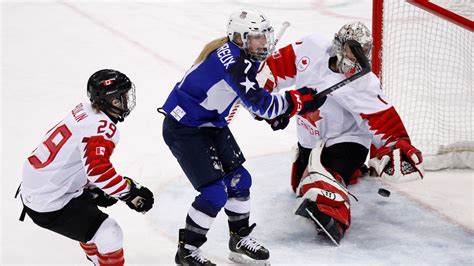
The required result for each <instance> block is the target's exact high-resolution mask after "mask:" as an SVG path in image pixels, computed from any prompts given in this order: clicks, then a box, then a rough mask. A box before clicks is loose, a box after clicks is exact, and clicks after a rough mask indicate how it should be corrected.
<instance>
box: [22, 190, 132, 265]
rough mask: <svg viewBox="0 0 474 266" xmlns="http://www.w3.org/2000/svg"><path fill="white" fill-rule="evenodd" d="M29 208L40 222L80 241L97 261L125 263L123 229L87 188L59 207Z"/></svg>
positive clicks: (28, 210)
mask: <svg viewBox="0 0 474 266" xmlns="http://www.w3.org/2000/svg"><path fill="white" fill-rule="evenodd" d="M26 212H27V214H28V215H29V216H30V217H31V218H32V220H33V222H35V223H36V224H37V225H39V226H41V227H43V228H46V229H48V230H51V231H53V232H56V233H58V234H61V235H63V236H66V237H68V238H71V239H74V240H77V241H79V242H80V244H81V247H82V248H83V249H84V251H85V253H86V256H87V257H88V259H89V260H91V261H92V262H93V263H94V264H95V265H115V266H119V265H123V264H124V256H123V250H122V230H121V229H120V227H119V226H118V225H117V224H116V223H115V221H113V219H111V218H108V215H107V214H106V213H103V212H102V211H101V210H99V208H98V207H97V205H96V203H95V201H94V200H93V199H92V197H91V195H90V193H89V192H88V191H87V190H85V191H84V192H83V194H82V195H81V196H79V197H77V198H74V199H72V200H71V201H69V203H68V204H66V205H65V206H64V207H63V208H62V209H61V210H59V211H54V212H47V213H38V212H35V211H34V210H31V209H28V208H27V209H26ZM95 241H97V243H96V242H95ZM101 256H102V260H101ZM109 258H110V259H109Z"/></svg>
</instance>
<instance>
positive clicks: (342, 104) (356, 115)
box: [259, 34, 408, 148]
mask: <svg viewBox="0 0 474 266" xmlns="http://www.w3.org/2000/svg"><path fill="white" fill-rule="evenodd" d="M330 49H331V42H330V41H329V40H327V39H325V38H324V37H323V36H321V35H318V34H314V35H310V36H308V37H306V38H303V39H302V40H300V41H298V42H296V43H293V44H291V45H288V46H286V47H284V48H281V49H280V50H278V51H277V52H275V53H274V54H273V55H272V56H271V57H270V58H269V59H268V60H267V62H266V66H265V67H268V68H269V69H268V68H267V69H266V70H265V67H263V68H262V69H261V71H260V75H262V76H263V77H260V78H259V81H261V82H263V83H264V84H265V88H266V89H270V90H271V88H273V89H275V90H277V91H278V90H280V89H284V88H288V87H290V86H295V87H296V88H297V89H298V88H302V87H309V88H313V89H317V91H318V92H320V91H322V90H324V89H327V88H329V87H331V86H332V85H334V84H336V83H338V82H340V81H342V80H344V79H345V78H346V77H345V76H344V75H343V74H339V73H334V72H333V71H331V70H330V68H329V58H330ZM269 70H270V71H271V72H270V71H269ZM269 73H270V75H271V78H270V79H266V80H265V75H266V76H267V77H269V76H268V75H269ZM262 78H263V79H262ZM273 81H275V82H273ZM296 122H297V134H298V142H299V143H300V144H301V145H302V146H303V147H305V148H313V147H314V145H315V144H316V142H317V141H318V140H320V139H323V140H325V141H326V146H331V145H334V144H336V143H341V142H355V143H359V144H361V145H363V146H365V147H367V148H369V146H370V144H371V143H372V144H374V145H375V146H376V147H377V148H379V147H381V146H383V145H385V144H387V143H388V142H392V141H394V140H395V139H397V138H400V137H403V138H408V135H407V133H406V130H405V127H404V126H403V123H402V122H401V120H400V117H399V116H398V114H397V112H396V111H395V109H394V108H393V106H392V105H391V104H390V103H389V101H388V100H387V98H386V96H385V95H384V94H383V92H382V90H381V89H380V81H379V79H378V78H377V76H376V75H375V74H373V73H372V72H370V73H369V74H367V75H365V76H363V77H361V78H359V79H358V80H355V81H354V82H351V83H349V84H348V85H345V86H343V87H341V88H339V89H338V90H336V91H334V92H333V93H331V94H330V95H329V96H328V97H327V100H326V102H325V103H324V104H323V105H322V107H321V108H320V109H319V110H317V111H315V112H311V113H307V114H304V115H298V116H297V117H296Z"/></svg>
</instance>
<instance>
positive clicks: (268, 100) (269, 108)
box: [163, 42, 288, 128]
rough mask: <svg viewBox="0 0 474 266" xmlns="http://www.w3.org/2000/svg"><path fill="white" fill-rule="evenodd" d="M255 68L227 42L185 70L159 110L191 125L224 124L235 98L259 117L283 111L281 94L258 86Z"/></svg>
mask: <svg viewBox="0 0 474 266" xmlns="http://www.w3.org/2000/svg"><path fill="white" fill-rule="evenodd" d="M257 70H258V63H255V62H252V61H251V60H250V59H249V58H248V57H247V56H246V55H245V53H244V52H243V51H241V50H240V49H239V47H237V46H236V45H235V44H234V43H232V42H227V43H226V44H224V45H223V46H221V47H219V48H218V49H216V50H215V51H213V52H212V53H210V54H209V56H208V57H207V58H206V59H205V60H204V61H203V62H201V63H198V64H195V65H193V66H192V67H191V68H190V69H189V70H188V71H187V72H186V74H185V76H184V77H183V79H182V80H181V81H180V82H178V83H177V84H176V85H175V87H174V88H173V90H172V91H171V93H170V95H169V96H168V99H167V100H166V102H165V104H164V105H163V109H164V110H165V111H166V113H167V114H168V115H169V116H171V117H173V118H174V119H175V120H176V121H178V122H180V123H181V124H184V125H187V126H193V127H204V126H206V127H217V128H223V127H225V126H227V121H226V119H225V118H226V117H227V115H228V114H229V111H230V109H231V107H232V106H233V104H234V103H235V102H236V101H240V102H241V103H242V104H243V105H244V106H245V107H246V109H247V110H249V111H250V112H252V113H254V114H255V115H257V116H260V117H262V118H266V119H271V118H274V117H276V116H278V115H280V114H283V113H284V112H285V111H286V109H287V108H288V104H287V102H286V100H285V97H284V96H283V95H280V94H274V95H272V94H270V93H269V92H267V91H266V90H264V89H262V88H260V86H259V85H258V82H257V80H256V79H255V77H256V75H257Z"/></svg>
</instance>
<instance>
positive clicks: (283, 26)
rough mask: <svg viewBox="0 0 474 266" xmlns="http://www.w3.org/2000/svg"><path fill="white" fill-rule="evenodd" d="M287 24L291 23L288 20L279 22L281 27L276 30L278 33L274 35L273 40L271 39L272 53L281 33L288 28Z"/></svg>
mask: <svg viewBox="0 0 474 266" xmlns="http://www.w3.org/2000/svg"><path fill="white" fill-rule="evenodd" d="M289 26H291V24H290V22H288V21H285V22H283V24H281V29H280V30H279V31H278V33H277V35H276V37H275V40H274V41H273V49H272V50H273V51H272V53H273V52H274V51H275V48H276V45H277V44H278V42H279V41H280V39H281V37H282V36H283V34H284V33H285V31H286V30H287V29H288V27H289Z"/></svg>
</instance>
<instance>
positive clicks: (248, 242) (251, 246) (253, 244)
mask: <svg viewBox="0 0 474 266" xmlns="http://www.w3.org/2000/svg"><path fill="white" fill-rule="evenodd" d="M242 246H244V247H245V248H246V249H248V250H251V251H254V252H255V251H257V250H259V249H260V248H261V247H262V245H260V244H259V243H258V242H257V240H256V239H255V238H253V237H251V236H246V237H243V238H242V239H240V240H239V242H237V249H240V248H241V247H242Z"/></svg>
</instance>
